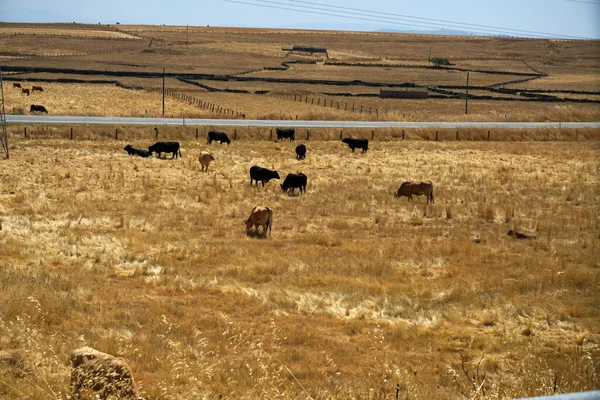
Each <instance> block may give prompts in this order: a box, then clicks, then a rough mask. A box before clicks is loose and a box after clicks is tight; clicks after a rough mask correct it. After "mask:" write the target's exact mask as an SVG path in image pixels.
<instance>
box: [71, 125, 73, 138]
mask: <svg viewBox="0 0 600 400" xmlns="http://www.w3.org/2000/svg"><path fill="white" fill-rule="evenodd" d="M71 140H73V127H71Z"/></svg>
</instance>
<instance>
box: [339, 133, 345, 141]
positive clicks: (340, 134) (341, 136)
mask: <svg viewBox="0 0 600 400" xmlns="http://www.w3.org/2000/svg"><path fill="white" fill-rule="evenodd" d="M343 132H344V131H340V140H342V138H343V136H342V133H343Z"/></svg>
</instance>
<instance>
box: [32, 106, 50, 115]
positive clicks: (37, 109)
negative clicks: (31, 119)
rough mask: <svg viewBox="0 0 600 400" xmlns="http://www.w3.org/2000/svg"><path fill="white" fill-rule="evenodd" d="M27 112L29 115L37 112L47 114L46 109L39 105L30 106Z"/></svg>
mask: <svg viewBox="0 0 600 400" xmlns="http://www.w3.org/2000/svg"><path fill="white" fill-rule="evenodd" d="M29 112H30V113H33V112H39V113H46V114H48V110H46V107H44V106H42V105H39V104H32V105H31V107H29Z"/></svg>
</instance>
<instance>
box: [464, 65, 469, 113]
mask: <svg viewBox="0 0 600 400" xmlns="http://www.w3.org/2000/svg"><path fill="white" fill-rule="evenodd" d="M468 113H469V71H467V92H466V95H465V115H467V114H468Z"/></svg>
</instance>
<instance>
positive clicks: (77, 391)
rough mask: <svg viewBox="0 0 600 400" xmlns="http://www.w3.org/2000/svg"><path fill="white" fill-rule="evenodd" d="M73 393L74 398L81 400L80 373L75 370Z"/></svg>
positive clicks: (72, 382) (72, 383) (72, 378)
mask: <svg viewBox="0 0 600 400" xmlns="http://www.w3.org/2000/svg"><path fill="white" fill-rule="evenodd" d="M71 391H72V392H73V398H75V399H76V400H79V399H81V393H80V392H81V381H80V379H79V373H78V371H75V370H74V371H73V372H72V373H71Z"/></svg>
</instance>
